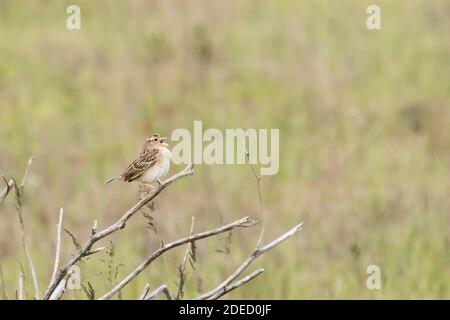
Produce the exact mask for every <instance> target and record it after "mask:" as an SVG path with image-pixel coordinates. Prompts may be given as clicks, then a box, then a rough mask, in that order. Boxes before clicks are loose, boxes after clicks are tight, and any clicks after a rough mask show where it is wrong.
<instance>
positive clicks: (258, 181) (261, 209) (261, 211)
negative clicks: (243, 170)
mask: <svg viewBox="0 0 450 320" xmlns="http://www.w3.org/2000/svg"><path fill="white" fill-rule="evenodd" d="M245 154H246V156H247V161H248V164H249V166H250V170H251V171H252V175H253V178H254V179H255V181H256V187H257V189H258V202H259V215H260V219H261V232H260V234H259V238H258V242H257V243H256V248H259V246H260V245H261V243H262V241H263V238H264V233H265V231H266V216H265V210H264V202H263V197H262V192H261V179H262V177H261V176H258V175H257V174H256V170H255V167H254V166H253V164H252V163H250V153H249V151H248V149H247V144H245Z"/></svg>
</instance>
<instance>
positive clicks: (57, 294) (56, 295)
mask: <svg viewBox="0 0 450 320" xmlns="http://www.w3.org/2000/svg"><path fill="white" fill-rule="evenodd" d="M66 288H67V280H66V278H64V279H62V280H61V282H60V283H59V284H58V286H57V287H56V289H55V291H53V293H52V295H51V296H50V298H49V300H59V299H61V297H62V295H63V294H64V292H66Z"/></svg>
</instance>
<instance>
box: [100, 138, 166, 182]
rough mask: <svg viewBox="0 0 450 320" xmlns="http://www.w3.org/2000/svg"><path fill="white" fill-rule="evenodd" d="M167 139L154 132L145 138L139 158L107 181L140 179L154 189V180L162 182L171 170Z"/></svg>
mask: <svg viewBox="0 0 450 320" xmlns="http://www.w3.org/2000/svg"><path fill="white" fill-rule="evenodd" d="M165 140H166V138H165V137H161V136H160V135H159V134H154V135H152V136H151V137H150V138H147V139H145V142H144V145H143V146H142V150H141V152H140V153H139V155H138V157H137V159H136V160H134V161H133V162H132V163H131V164H130V165H129V166H128V168H127V169H126V170H125V171H124V172H123V173H122V174H121V175H118V176H115V177H112V178H111V179H109V180H108V181H106V182H105V183H110V182H113V181H117V180H123V181H125V182H131V181H138V182H141V183H143V184H144V185H145V186H147V187H148V188H150V190H152V189H153V187H152V186H151V183H152V182H154V181H158V183H159V184H161V180H160V179H161V178H163V177H164V176H165V175H166V174H167V172H169V168H170V161H171V159H172V152H170V150H169V145H168V144H167V143H166V142H164V141H165Z"/></svg>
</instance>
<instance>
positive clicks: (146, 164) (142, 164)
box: [122, 149, 161, 182]
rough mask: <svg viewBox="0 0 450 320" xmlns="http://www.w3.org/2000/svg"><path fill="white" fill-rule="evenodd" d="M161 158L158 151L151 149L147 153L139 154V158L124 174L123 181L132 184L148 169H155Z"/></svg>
mask: <svg viewBox="0 0 450 320" xmlns="http://www.w3.org/2000/svg"><path fill="white" fill-rule="evenodd" d="M160 156H161V152H160V151H159V150H158V149H151V150H148V151H147V152H142V153H141V154H139V156H138V158H137V159H136V160H134V161H133V162H132V163H131V164H130V165H129V166H128V168H127V169H126V170H125V171H124V172H123V173H122V176H123V180H124V181H126V182H131V181H133V180H136V179H137V178H139V177H140V176H141V175H142V174H143V173H144V172H145V171H146V170H147V169H149V168H151V167H153V166H154V165H155V163H156V162H157V161H158V159H159V157H160Z"/></svg>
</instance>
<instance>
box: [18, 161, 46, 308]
mask: <svg viewBox="0 0 450 320" xmlns="http://www.w3.org/2000/svg"><path fill="white" fill-rule="evenodd" d="M33 159H34V157H30V159H29V160H28V163H27V168H26V169H25V174H24V176H23V179H22V184H21V186H20V188H19V189H17V186H15V187H16V195H17V202H18V204H17V207H16V208H17V212H18V214H19V222H20V238H21V240H22V246H23V249H24V251H25V256H26V257H27V262H28V266H29V268H30V271H31V279H32V281H33V286H34V297H35V299H36V300H38V299H39V296H40V294H39V284H38V281H37V275H36V269H35V268H34V264H33V259H32V258H31V253H30V250H29V249H28V245H27V241H26V237H25V234H26V233H25V222H24V220H23V214H22V205H21V203H22V200H21V197H22V195H23V190H24V187H25V182H26V180H27V177H28V174H29V170H30V166H31V164H32V163H33Z"/></svg>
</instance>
